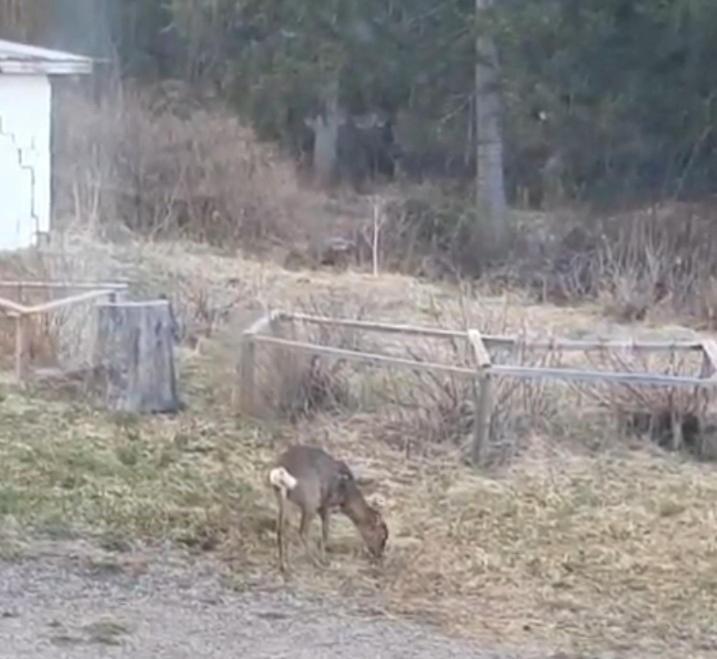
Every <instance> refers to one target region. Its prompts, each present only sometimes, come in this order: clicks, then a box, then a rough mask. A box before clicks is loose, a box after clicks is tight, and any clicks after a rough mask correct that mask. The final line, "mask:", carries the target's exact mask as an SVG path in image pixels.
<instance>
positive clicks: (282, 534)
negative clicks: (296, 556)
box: [276, 492, 289, 573]
mask: <svg viewBox="0 0 717 659" xmlns="http://www.w3.org/2000/svg"><path fill="white" fill-rule="evenodd" d="M276 500H277V504H278V508H279V512H278V514H277V519H276V544H277V548H278V551H279V570H280V571H281V572H284V573H286V572H287V571H288V568H289V544H288V542H287V541H286V499H285V497H284V496H283V495H282V493H281V492H277V493H276Z"/></svg>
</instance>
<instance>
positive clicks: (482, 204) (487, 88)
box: [475, 0, 508, 250]
mask: <svg viewBox="0 0 717 659" xmlns="http://www.w3.org/2000/svg"><path fill="white" fill-rule="evenodd" d="M493 3H494V0H476V24H477V28H478V33H477V36H476V67H475V101H476V102H475V110H476V169H477V173H476V203H477V207H478V212H479V217H480V220H481V221H483V222H485V223H486V228H487V229H488V234H489V238H490V242H491V247H492V248H494V249H497V250H500V249H502V248H503V247H505V243H506V240H507V237H508V235H507V233H508V232H507V224H506V219H507V218H506V210H507V204H506V198H505V182H504V178H503V138H502V135H501V125H500V114H501V102H500V90H499V69H498V55H497V51H496V47H495V43H494V41H493V38H492V37H491V36H490V35H488V34H486V31H485V29H484V27H483V25H481V21H484V20H485V19H484V16H485V13H486V12H487V11H488V10H489V9H490V8H491V7H492V6H493Z"/></svg>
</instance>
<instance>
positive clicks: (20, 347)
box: [0, 280, 128, 383]
mask: <svg viewBox="0 0 717 659" xmlns="http://www.w3.org/2000/svg"><path fill="white" fill-rule="evenodd" d="M127 288H128V284H127V283H126V282H57V281H7V280H3V281H0V291H12V292H14V294H15V297H16V300H11V299H8V298H5V297H0V312H1V313H3V314H4V315H5V316H7V317H10V318H14V319H15V377H16V379H17V380H18V381H19V382H21V383H22V382H25V381H26V380H27V377H28V341H27V335H28V332H27V324H28V321H29V319H30V318H31V317H32V316H34V315H39V314H46V313H50V312H53V311H57V310H59V309H63V308H65V307H69V306H73V305H76V304H80V303H82V302H89V301H91V300H97V299H101V298H108V299H109V300H110V301H115V300H116V299H117V297H118V296H121V295H123V294H124V292H125V291H126V290H127ZM38 290H40V291H52V292H61V293H63V294H64V297H59V298H56V299H53V300H50V301H49V302H43V303H42V304H35V305H26V304H22V302H21V300H23V295H24V292H25V291H38Z"/></svg>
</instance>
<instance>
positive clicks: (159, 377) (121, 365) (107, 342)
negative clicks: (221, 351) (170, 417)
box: [95, 300, 181, 413]
mask: <svg viewBox="0 0 717 659" xmlns="http://www.w3.org/2000/svg"><path fill="white" fill-rule="evenodd" d="M173 342H174V317H173V314H172V309H171V307H170V304H169V302H168V301H166V300H158V301H154V302H116V303H109V304H102V305H99V306H98V327H97V345H96V360H95V364H96V366H97V367H98V368H97V372H98V373H99V378H100V388H101V390H102V394H103V396H104V400H105V403H106V405H107V407H108V408H109V409H112V410H117V411H124V412H134V413H159V412H176V411H178V410H179V409H180V407H181V404H180V401H179V397H178V395H177V383H176V375H175V368H174V345H173Z"/></svg>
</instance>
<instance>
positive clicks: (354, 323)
mask: <svg viewBox="0 0 717 659" xmlns="http://www.w3.org/2000/svg"><path fill="white" fill-rule="evenodd" d="M277 320H280V321H281V320H294V321H296V322H299V323H307V324H312V325H329V326H334V327H350V328H354V329H362V330H365V331H367V332H385V333H386V334H413V335H416V336H428V337H434V338H439V339H440V338H446V339H454V338H465V336H466V332H465V330H449V329H441V328H432V327H420V326H416V325H403V324H394V323H374V322H369V321H366V320H352V319H347V318H324V317H322V316H311V315H309V314H303V313H279V314H277Z"/></svg>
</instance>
